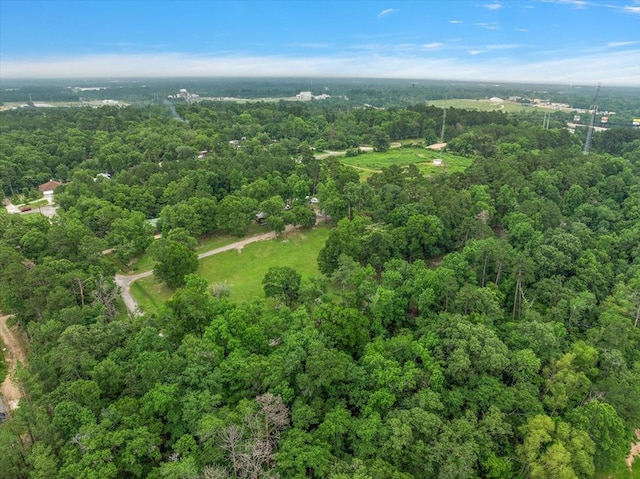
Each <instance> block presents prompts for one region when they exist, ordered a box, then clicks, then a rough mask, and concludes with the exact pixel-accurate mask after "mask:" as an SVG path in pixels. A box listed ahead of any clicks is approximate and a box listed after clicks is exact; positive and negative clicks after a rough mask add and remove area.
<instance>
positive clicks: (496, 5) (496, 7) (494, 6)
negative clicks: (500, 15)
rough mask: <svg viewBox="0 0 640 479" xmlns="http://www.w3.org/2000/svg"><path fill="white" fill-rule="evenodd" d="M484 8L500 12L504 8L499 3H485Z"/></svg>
mask: <svg viewBox="0 0 640 479" xmlns="http://www.w3.org/2000/svg"><path fill="white" fill-rule="evenodd" d="M484 8H488V9H489V10H500V9H501V8H504V5H502V4H501V3H499V2H493V3H486V4H485V5H484Z"/></svg>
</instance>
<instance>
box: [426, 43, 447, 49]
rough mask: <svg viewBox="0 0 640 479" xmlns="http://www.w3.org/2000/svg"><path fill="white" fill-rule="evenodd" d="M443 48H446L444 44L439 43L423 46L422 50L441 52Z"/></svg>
mask: <svg viewBox="0 0 640 479" xmlns="http://www.w3.org/2000/svg"><path fill="white" fill-rule="evenodd" d="M442 47H444V43H438V42H431V43H424V44H423V45H422V48H423V49H424V50H439V49H441V48H442Z"/></svg>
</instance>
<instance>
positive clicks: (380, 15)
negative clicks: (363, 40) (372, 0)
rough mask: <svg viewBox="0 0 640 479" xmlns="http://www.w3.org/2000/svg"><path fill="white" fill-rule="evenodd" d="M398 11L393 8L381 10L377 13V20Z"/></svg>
mask: <svg viewBox="0 0 640 479" xmlns="http://www.w3.org/2000/svg"><path fill="white" fill-rule="evenodd" d="M397 11H398V10H397V9H395V8H387V9H385V10H382V11H381V12H380V13H378V18H383V17H386V16H387V15H390V14H392V13H394V12H397Z"/></svg>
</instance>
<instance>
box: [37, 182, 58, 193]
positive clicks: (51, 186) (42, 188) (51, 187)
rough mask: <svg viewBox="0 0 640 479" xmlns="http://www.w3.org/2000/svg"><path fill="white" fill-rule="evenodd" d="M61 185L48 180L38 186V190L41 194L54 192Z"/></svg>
mask: <svg viewBox="0 0 640 479" xmlns="http://www.w3.org/2000/svg"><path fill="white" fill-rule="evenodd" d="M61 184H62V183H60V182H59V181H53V180H49V181H47V182H46V183H43V184H41V185H40V186H38V189H39V190H40V192H41V193H44V192H45V191H53V190H55V189H56V188H57V187H58V186H60V185H61Z"/></svg>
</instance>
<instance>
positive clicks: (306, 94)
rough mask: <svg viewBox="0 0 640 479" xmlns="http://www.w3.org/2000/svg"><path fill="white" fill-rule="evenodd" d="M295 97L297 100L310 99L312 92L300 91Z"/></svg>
mask: <svg viewBox="0 0 640 479" xmlns="http://www.w3.org/2000/svg"><path fill="white" fill-rule="evenodd" d="M296 98H298V99H299V100H312V99H313V93H311V92H310V91H301V92H300V93H298V94H297V95H296Z"/></svg>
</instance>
